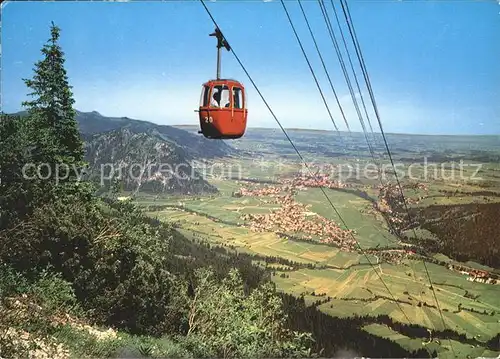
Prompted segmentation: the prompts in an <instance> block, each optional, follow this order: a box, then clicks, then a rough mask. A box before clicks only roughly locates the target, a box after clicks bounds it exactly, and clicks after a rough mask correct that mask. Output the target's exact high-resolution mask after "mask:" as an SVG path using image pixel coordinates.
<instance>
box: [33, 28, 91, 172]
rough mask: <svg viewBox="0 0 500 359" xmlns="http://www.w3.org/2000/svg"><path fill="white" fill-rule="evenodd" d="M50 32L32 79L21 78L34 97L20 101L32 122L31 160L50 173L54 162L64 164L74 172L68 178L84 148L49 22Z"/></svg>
mask: <svg viewBox="0 0 500 359" xmlns="http://www.w3.org/2000/svg"><path fill="white" fill-rule="evenodd" d="M50 33H51V37H50V39H49V40H48V41H47V43H46V44H45V45H44V46H43V48H42V50H41V52H42V54H43V55H44V58H43V59H42V60H40V61H38V62H37V63H36V64H35V68H34V69H33V70H34V76H33V78H31V79H23V80H24V82H25V84H26V86H27V87H28V88H29V89H31V91H32V92H31V93H30V94H29V96H31V97H32V98H33V99H32V100H31V101H25V102H23V106H25V107H26V108H27V110H28V113H29V117H30V122H31V126H30V128H31V131H30V132H31V133H30V134H29V138H30V141H31V143H32V145H33V146H34V150H33V152H32V156H33V160H34V161H35V162H38V163H47V164H48V165H50V167H51V170H52V173H53V174H54V171H55V169H56V166H55V165H56V164H65V165H67V166H68V167H69V168H71V170H72V172H73V173H72V175H71V176H70V177H69V178H68V179H71V178H74V175H75V173H74V170H79V169H81V167H82V166H83V165H84V163H83V158H84V148H83V142H82V140H81V139H80V134H79V131H78V124H77V122H76V112H75V110H74V109H73V104H74V102H75V101H74V99H73V94H72V91H71V88H72V87H71V86H70V85H69V83H68V76H67V73H66V69H65V68H64V63H65V59H64V52H63V51H62V49H61V47H60V46H59V43H58V41H59V37H60V29H59V28H58V27H57V26H56V25H54V23H52V26H51V28H50ZM59 167H61V166H59ZM45 169H46V170H47V171H48V169H47V167H46V168H45Z"/></svg>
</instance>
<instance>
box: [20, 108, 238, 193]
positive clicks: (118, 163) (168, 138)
mask: <svg viewBox="0 0 500 359" xmlns="http://www.w3.org/2000/svg"><path fill="white" fill-rule="evenodd" d="M76 113H77V115H76V119H77V121H78V124H79V127H80V133H81V135H82V138H83V140H84V141H85V148H86V160H87V161H88V162H89V164H90V169H91V171H90V174H89V175H90V177H91V178H92V179H93V180H95V181H98V182H100V183H101V184H104V185H105V186H108V185H109V183H110V181H109V178H111V177H112V174H111V172H110V171H113V173H114V174H115V175H119V174H120V173H121V178H122V186H123V188H124V189H125V190H127V191H143V192H149V193H176V194H200V193H207V192H208V193H216V192H217V188H216V187H214V186H212V185H211V184H209V183H208V182H207V181H206V180H205V179H204V178H202V176H201V174H200V173H199V171H197V170H195V169H193V167H192V162H193V161H198V160H214V159H216V158H222V157H231V156H237V155H238V154H239V151H238V150H237V149H234V148H233V147H231V146H229V145H228V144H227V143H225V142H224V141H222V140H208V139H206V138H205V137H203V136H202V135H197V134H195V133H192V132H189V131H185V130H183V129H179V128H175V127H172V126H164V125H157V124H154V123H151V122H147V121H141V120H136V119H131V118H128V117H106V116H103V115H101V114H100V113H98V112H96V111H93V112H81V111H76ZM26 114H27V113H26V112H18V113H16V114H14V115H18V116H25V115H26ZM160 166H161V167H160Z"/></svg>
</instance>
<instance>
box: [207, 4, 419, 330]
mask: <svg viewBox="0 0 500 359" xmlns="http://www.w3.org/2000/svg"><path fill="white" fill-rule="evenodd" d="M200 2H201V4H202V5H203V7H204V9H205V11H206V12H207V14H208V15H209V17H210V19H211V20H212V22H213V23H214V25H215V26H216V28H219V26H218V24H217V22H216V21H215V19H214V17H213V15H212V13H211V12H210V10H209V9H208V7H207V5H206V4H205V2H204V0H200ZM229 51H231V52H232V54H233V56H234V57H235V59H236V61H237V62H238V63H239V64H240V66H241V68H242V70H243V71H244V72H245V74H246V75H247V77H248V79H249V81H250V82H251V83H252V85H253V87H254V88H255V90H256V91H257V93H258V94H259V96H260V98H261V99H262V101H263V102H264V104H265V105H266V107H267V109H268V110H269V112H270V113H271V115H272V116H273V118H274V120H275V121H276V123H277V124H278V126H279V127H280V129H281V131H282V132H283V133H284V135H285V137H286V138H287V140H288V141H289V142H290V144H291V146H292V147H293V149H294V150H295V152H296V153H297V155H298V157H299V158H300V160H301V161H302V163H303V164H304V166H305V168H306V170H307V172H308V173H309V174H310V175H312V171H311V169H310V168H309V165H308V164H307V162H306V161H305V159H304V157H303V156H302V154H301V153H300V151H299V150H298V149H297V147H296V146H295V144H294V143H293V141H292V139H291V138H290V136H289V135H288V133H287V132H286V130H285V129H284V127H283V126H282V124H281V122H280V121H279V119H278V118H277V117H276V115H275V113H274V112H273V110H272V108H271V106H270V105H269V103H268V102H267V101H266V99H265V98H264V96H263V95H262V93H261V91H260V90H259V88H258V86H257V85H256V84H255V82H254V81H253V79H252V77H251V76H250V74H249V73H248V71H247V69H246V67H245V66H244V65H243V63H242V62H241V60H240V59H239V57H238V56H237V55H236V53H235V51H234V49H233V48H232V47H231V49H230V50H229ZM319 188H320V190H321V192H322V194H323V195H324V196H325V198H326V200H327V202H328V203H329V205H330V206H331V207H332V209H333V210H334V212H335V214H336V215H337V216H338V218H339V219H340V222H341V223H342V225H343V226H344V227H345V228H346V229H347V230H348V231H349V233H350V235H351V237H352V239H353V241H354V242H355V243H356V245H357V247H358V249H359V251H360V252H361V253H362V254H363V255H364V257H365V258H366V260H367V262H368V263H369V265H370V266H371V268H372V269H373V271H374V272H375V274H376V275H377V276H378V278H379V279H380V281H381V282H382V284H383V285H384V288H385V289H386V290H387V292H388V293H389V295H390V296H391V298H392V300H393V301H394V303H396V306H397V307H398V309H399V310H400V311H401V313H402V314H403V316H404V317H405V319H406V320H407V321H408V323H410V324H411V323H412V321H411V320H410V318H409V317H408V315H407V314H406V312H405V311H404V310H403V307H402V306H401V304H400V303H399V301H398V300H397V299H396V298H395V296H394V294H393V293H392V292H391V290H390V289H389V287H388V286H387V283H385V281H384V279H383V278H382V276H381V274H380V273H379V271H378V270H377V269H376V268H375V265H374V264H373V262H372V261H371V260H370V258H369V257H368V255H367V253H366V251H365V250H364V249H363V248H362V247H361V245H360V244H359V241H358V240H357V239H356V237H355V236H354V234H353V233H352V231H351V230H350V229H349V226H348V225H347V223H346V222H345V220H344V218H343V217H342V215H341V214H340V212H339V211H338V209H337V208H336V207H335V205H334V204H333V202H332V200H331V199H330V197H329V196H328V194H327V193H326V191H325V188H324V186H319Z"/></svg>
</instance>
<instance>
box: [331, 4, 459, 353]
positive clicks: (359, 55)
mask: <svg viewBox="0 0 500 359" xmlns="http://www.w3.org/2000/svg"><path fill="white" fill-rule="evenodd" d="M344 2H345V4H344ZM340 4H341V6H342V11H343V13H344V17H345V20H346V23H347V25H348V28H349V33H350V35H351V39H352V41H353V43H354V48H355V50H356V56H357V58H358V61H359V63H360V66H361V70H362V72H363V76H364V79H365V82H366V86H367V88H368V93H369V94H370V99H371V101H372V105H373V109H374V111H375V115H376V117H377V121H378V124H379V127H380V131H381V134H382V139H383V140H384V144H385V147H386V150H387V154H388V155H389V160H390V162H391V165H392V168H393V169H394V175H395V178H396V182H397V185H398V188H399V191H400V194H401V198H402V201H403V204H404V208H405V211H406V214H407V216H408V221H409V223H412V218H411V215H410V211H409V209H408V204H407V200H406V198H405V195H404V191H403V187H402V186H401V182H400V181H399V177H398V175H397V171H396V169H395V165H394V161H393V158H392V155H391V151H390V149H389V144H388V142H387V138H386V136H385V133H384V129H383V127H382V121H381V120H380V113H379V111H378V107H377V103H376V101H375V96H374V94H373V88H372V85H371V82H370V78H369V76H368V71H367V69H366V64H365V61H364V58H363V54H362V52H361V47H360V45H359V41H358V38H357V36H356V31H355V29H354V25H353V23H352V22H353V21H352V17H351V14H350V11H349V6H348V5H347V2H346V1H345V0H340ZM412 231H413V235H414V237H415V239H418V236H417V233H416V231H415V227H414V226H412ZM422 262H423V265H424V269H425V273H426V276H427V278H428V280H429V286H430V289H431V290H432V293H433V297H434V300H435V302H436V307H437V309H438V311H439V315H440V318H441V321H442V323H443V329H447V325H446V321H445V320H444V316H443V312H442V310H441V306H440V305H439V300H438V298H437V295H436V291H435V289H434V285H433V283H432V279H431V276H430V273H429V269H428V267H427V263H426V262H425V260H423V259H422ZM450 349H451V351H452V352H453V355H454V356H455V357H456V354H455V350H454V349H453V345H451V339H450Z"/></svg>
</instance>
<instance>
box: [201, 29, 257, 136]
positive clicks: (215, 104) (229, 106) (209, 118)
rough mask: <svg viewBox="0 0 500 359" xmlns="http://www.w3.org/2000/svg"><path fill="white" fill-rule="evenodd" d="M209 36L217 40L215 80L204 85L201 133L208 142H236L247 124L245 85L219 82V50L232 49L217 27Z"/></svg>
mask: <svg viewBox="0 0 500 359" xmlns="http://www.w3.org/2000/svg"><path fill="white" fill-rule="evenodd" d="M209 36H215V37H216V39H217V74H216V79H215V80H209V81H208V82H206V83H204V84H203V87H202V92H201V99H200V107H199V109H198V110H196V111H197V112H198V113H199V121H200V128H201V130H200V131H198V133H201V134H203V136H205V137H206V138H209V139H236V138H240V137H242V136H243V135H244V133H245V130H246V124H247V115H248V110H247V109H246V106H245V103H246V94H245V88H244V86H243V85H242V84H241V83H240V82H238V81H236V80H232V79H221V49H222V48H223V47H224V48H225V49H226V50H227V51H231V46H229V43H228V42H227V40H226V39H225V38H224V35H223V34H222V32H221V31H220V29H219V27H218V26H216V28H215V31H214V32H213V33H211V34H209Z"/></svg>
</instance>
